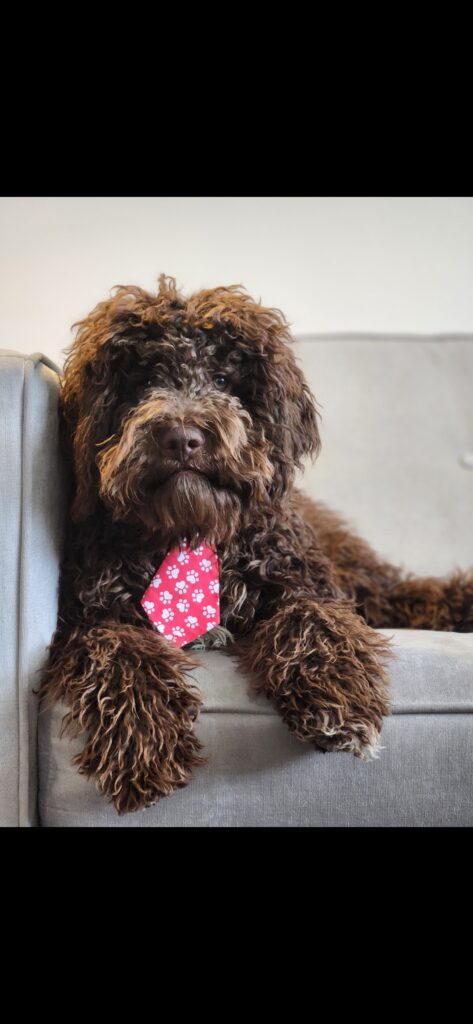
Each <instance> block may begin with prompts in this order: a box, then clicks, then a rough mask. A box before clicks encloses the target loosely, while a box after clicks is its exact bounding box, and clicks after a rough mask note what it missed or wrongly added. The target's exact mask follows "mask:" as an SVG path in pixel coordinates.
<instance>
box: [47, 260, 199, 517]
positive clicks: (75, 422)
mask: <svg viewBox="0 0 473 1024" xmlns="http://www.w3.org/2000/svg"><path fill="white" fill-rule="evenodd" d="M113 292H114V294H113V295H112V298H110V299H108V300H106V301H105V302H99V303H98V305H97V306H96V307H95V309H93V310H92V312H91V313H90V314H89V316H87V317H86V318H85V319H84V320H81V321H79V322H78V323H77V324H74V327H75V328H77V333H76V337H75V339H74V342H73V343H72V345H71V346H70V348H69V349H68V350H67V351H68V355H67V358H66V361H65V364H64V376H63V378H62V380H61V389H60V396H59V418H60V437H61V445H62V448H63V451H64V452H65V454H66V456H67V458H68V459H69V462H70V464H71V465H72V467H73V472H74V482H75V493H74V497H73V500H72V504H71V509H70V513H71V517H72V519H73V520H74V521H75V522H78V521H80V520H83V519H86V518H87V517H88V516H90V515H92V514H93V512H94V510H95V507H96V503H97V498H98V492H99V483H100V480H99V471H98V468H97V456H98V455H99V454H100V451H101V449H102V447H103V444H104V443H105V442H106V441H107V439H108V438H109V436H110V435H111V433H112V430H113V421H114V416H115V412H116V406H117V400H118V394H119V379H120V375H121V376H122V377H123V374H124V372H125V370H126V360H127V358H128V359H130V360H133V345H134V339H135V338H136V337H137V336H138V335H140V334H143V333H144V334H147V333H149V332H153V334H154V335H155V336H159V332H160V331H163V330H164V329H165V327H166V325H167V324H168V323H169V322H170V321H175V319H176V317H178V316H179V313H180V310H181V308H182V306H183V300H182V297H181V296H180V295H179V294H178V292H177V290H176V285H175V281H174V279H173V278H167V277H165V276H164V275H163V274H162V275H161V277H160V278H159V291H158V293H157V295H151V294H150V293H149V292H146V291H144V290H143V289H142V288H137V287H134V286H132V285H131V286H128V285H118V286H117V287H116V288H115V289H113Z"/></svg>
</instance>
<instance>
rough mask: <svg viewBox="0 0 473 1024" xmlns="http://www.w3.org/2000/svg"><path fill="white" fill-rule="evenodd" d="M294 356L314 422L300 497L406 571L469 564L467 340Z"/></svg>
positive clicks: (364, 343)
mask: <svg viewBox="0 0 473 1024" xmlns="http://www.w3.org/2000/svg"><path fill="white" fill-rule="evenodd" d="M296 354H297V356H298V358H299V360H300V363H301V366H302V368H303V370H304V372H305V374H306V376H307V378H308V380H309V384H310V386H311V388H312V391H313V392H314V394H315V396H316V398H317V399H318V401H319V403H320V412H321V416H322V423H321V434H322V452H321V454H320V456H319V458H318V460H317V462H316V463H315V465H313V466H309V467H308V468H307V471H306V473H305V474H304V477H303V478H302V479H301V486H302V487H303V489H304V490H305V491H307V493H308V494H311V495H312V496H313V497H317V498H319V499H321V500H323V501H325V502H326V503H327V504H328V505H330V506H331V507H332V508H334V509H336V510H338V511H339V512H340V513H342V514H343V515H344V516H346V517H347V518H348V519H349V520H350V521H351V522H352V524H353V526H354V527H355V528H356V529H358V531H359V532H360V533H361V534H362V535H363V537H365V539H366V540H368V541H369V542H370V544H371V545H372V547H374V548H375V550H377V551H379V553H380V554H382V555H384V556H385V557H386V558H388V559H391V560H393V561H394V562H396V563H397V564H403V565H404V566H405V568H407V569H411V570H412V571H414V572H417V573H423V574H439V575H441V574H443V573H447V572H449V571H450V570H451V569H453V568H454V567H455V566H458V567H463V568H468V567H469V566H471V565H473V529H472V525H471V524H472V523H473V457H472V456H473V401H472V380H473V337H472V336H468V335H461V336H456V337H455V336H452V337H446V336H442V335H439V336H436V337H432V338H430V337H408V336H405V335H403V336H400V337H394V336H389V335H379V336H371V337H370V336H357V335H350V336H331V337H323V336H320V335H314V336H310V337H309V336H307V337H305V338H301V339H300V340H299V342H298V343H297V345H296Z"/></svg>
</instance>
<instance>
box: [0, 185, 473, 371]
mask: <svg viewBox="0 0 473 1024" xmlns="http://www.w3.org/2000/svg"><path fill="white" fill-rule="evenodd" d="M161 271H164V272H165V273H167V274H172V275H174V276H175V277H176V278H177V279H178V283H179V285H180V286H181V287H182V288H183V289H184V291H186V290H194V289H196V288H200V287H212V286H214V285H217V284H232V283H235V282H242V283H243V284H245V285H246V287H247V288H248V290H249V291H250V293H251V294H253V295H254V296H255V297H256V298H258V297H261V299H262V301H263V302H264V303H265V304H267V305H275V306H279V307H280V308H281V309H283V310H284V312H285V313H286V315H287V316H288V318H289V319H290V320H291V322H292V323H293V329H294V332H295V333H308V332H312V331H322V332H326V331H388V332H390V331H408V332H433V331H437V332H443V331H445V332H452V331H473V287H472V284H473V199H472V198H471V197H468V198H407V199H403V198H321V197H316V198H300V199H299V198H276V199H271V198H250V199H244V198H243V199H242V198H240V199H239V198H226V199H221V198H195V197H194V198H192V197H191V198H170V199H169V198H168V199H166V198H149V199H142V198H123V199H110V198H97V199H80V198H79V199H77V198H69V199H61V198H60V199H41V198H26V199H25V198H23V199H8V198H7V199H5V198H4V199H1V200H0V282H1V283H0V288H1V296H0V297H1V331H0V347H3V348H13V349H16V350H18V351H22V352H32V351H38V350H39V351H42V352H44V353H46V354H47V355H49V356H50V357H51V358H52V359H55V360H56V361H57V362H59V363H62V361H63V359H64V354H63V352H62V350H63V349H64V347H65V346H66V345H67V344H69V341H70V337H71V335H70V331H69V328H70V325H71V323H72V322H73V321H74V320H77V319H79V318H80V317H82V316H84V315H85V314H86V313H87V312H88V311H89V310H90V309H91V308H92V306H94V305H95V303H96V302H98V301H100V300H101V299H103V298H104V297H106V296H107V295H108V293H109V290H110V288H111V287H112V285H114V284H140V285H142V286H144V287H146V288H153V286H154V283H155V280H156V278H157V275H158V274H159V273H160V272H161Z"/></svg>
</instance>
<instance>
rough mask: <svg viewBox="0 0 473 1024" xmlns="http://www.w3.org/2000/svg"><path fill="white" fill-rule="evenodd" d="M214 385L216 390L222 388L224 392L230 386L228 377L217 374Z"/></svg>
mask: <svg viewBox="0 0 473 1024" xmlns="http://www.w3.org/2000/svg"><path fill="white" fill-rule="evenodd" d="M214 384H215V387H216V388H220V390H223V388H226V386H227V384H228V379H227V377H224V376H223V373H217V375H216V376H215V377H214Z"/></svg>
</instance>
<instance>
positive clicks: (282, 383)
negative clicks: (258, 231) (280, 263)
mask: <svg viewBox="0 0 473 1024" xmlns="http://www.w3.org/2000/svg"><path fill="white" fill-rule="evenodd" d="M78 326H79V331H78V334H77V337H76V340H75V342H74V344H73V346H72V349H71V352H70V355H69V357H68V359H67V360H66V364H65V374H64V379H63V382H62V388H61V404H60V408H61V414H62V425H63V429H64V431H65V434H66V438H67V440H68V441H69V443H70V444H71V449H70V450H71V455H72V457H73V462H74V470H75V484H76V492H75V497H74V501H73V504H72V510H71V512H72V516H73V518H74V519H75V520H76V521H77V520H80V519H84V518H86V517H87V516H88V515H91V514H93V512H94V509H95V507H96V502H97V501H98V500H100V501H102V502H103V504H104V505H105V506H106V507H107V508H108V509H110V510H111V513H112V516H113V518H114V519H121V520H125V521H129V522H137V521H141V522H142V523H143V524H144V525H145V526H146V528H147V529H148V530H150V531H152V532H156V533H157V534H159V535H160V536H161V537H162V538H163V539H164V541H165V542H166V543H167V544H169V545H170V544H172V543H175V542H176V541H178V540H179V539H181V538H183V537H187V538H188V539H189V540H190V541H191V542H196V543H197V541H199V540H202V539H206V540H207V541H208V542H209V543H220V542H223V541H226V540H228V539H229V538H230V537H231V536H232V535H233V534H234V533H235V532H236V531H237V530H238V529H239V527H241V525H242V523H243V522H249V521H251V515H252V510H253V511H254V508H255V505H257V504H260V503H264V502H270V501H271V500H272V501H274V499H275V498H277V497H281V496H282V495H283V494H284V493H285V491H286V490H287V488H288V487H289V486H290V484H291V482H292V478H293V474H294V469H295V467H296V466H297V465H299V464H300V459H301V458H302V456H303V455H305V454H309V453H314V452H315V451H316V450H317V448H318V444H319V438H318V431H317V422H316V411H315V406H314V402H313V399H312V396H311V394H310V392H309V389H308V387H307V385H306V383H305V381H304V378H303V375H302V373H301V371H300V369H299V367H298V366H297V364H296V361H295V359H294V356H293V353H292V351H291V348H290V340H291V339H290V336H289V333H288V327H287V324H286V322H285V320H284V318H283V317H282V314H280V313H279V311H277V310H272V309H265V308H264V307H263V306H261V305H260V304H258V303H255V302H253V301H252V300H251V299H250V298H249V297H248V296H247V295H246V294H245V293H244V291H243V290H242V289H241V288H239V287H236V286H233V287H231V288H216V289H213V290H208V291H203V292H198V293H196V294H195V295H193V296H191V297H190V298H189V299H185V298H184V297H182V296H181V295H179V294H178V292H177V291H176V288H175V284H174V281H173V279H170V278H167V279H166V278H164V276H161V278H160V288H159V292H158V295H156V296H155V295H151V294H149V293H147V292H144V291H143V290H141V289H139V288H119V289H118V290H117V292H116V294H115V295H114V297H113V298H112V299H110V300H109V301H108V302H104V303H100V304H99V305H98V306H97V307H96V309H95V310H94V311H93V312H92V313H91V314H90V316H89V317H87V319H86V320H84V321H82V322H81V323H80V324H79V325H78Z"/></svg>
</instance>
